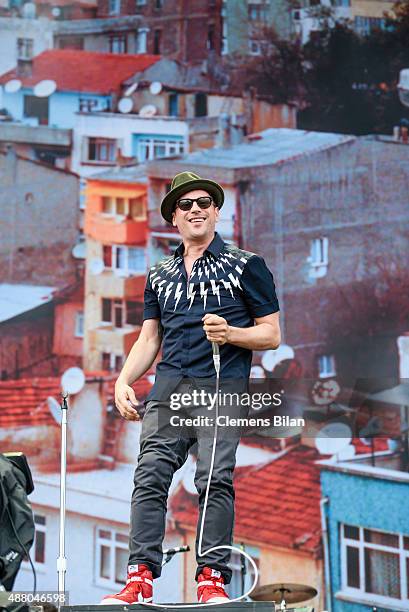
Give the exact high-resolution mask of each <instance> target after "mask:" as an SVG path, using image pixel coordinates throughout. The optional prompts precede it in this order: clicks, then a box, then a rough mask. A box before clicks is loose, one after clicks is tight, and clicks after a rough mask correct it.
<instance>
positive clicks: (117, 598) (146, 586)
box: [101, 564, 153, 605]
mask: <svg viewBox="0 0 409 612" xmlns="http://www.w3.org/2000/svg"><path fill="white" fill-rule="evenodd" d="M152 592H153V578H152V572H151V571H150V569H149V568H148V567H147V566H146V565H142V564H139V565H128V578H127V581H126V585H125V586H124V588H123V589H122V591H120V592H119V593H117V594H116V595H106V596H105V597H104V598H103V599H102V601H101V604H102V605H108V604H114V605H115V604H128V605H130V604H136V603H139V602H146V603H149V602H151V601H152Z"/></svg>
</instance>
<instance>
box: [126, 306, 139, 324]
mask: <svg viewBox="0 0 409 612" xmlns="http://www.w3.org/2000/svg"><path fill="white" fill-rule="evenodd" d="M142 322H143V304H142V303H141V302H134V301H131V300H128V301H127V302H126V323H127V324H128V325H142Z"/></svg>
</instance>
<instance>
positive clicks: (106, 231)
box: [84, 213, 148, 245]
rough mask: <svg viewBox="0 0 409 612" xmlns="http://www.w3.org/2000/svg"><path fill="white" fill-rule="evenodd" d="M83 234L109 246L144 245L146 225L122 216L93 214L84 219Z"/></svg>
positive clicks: (144, 222)
mask: <svg viewBox="0 0 409 612" xmlns="http://www.w3.org/2000/svg"><path fill="white" fill-rule="evenodd" d="M84 231H85V234H86V235H87V236H89V237H90V238H93V239H94V240H97V241H98V242H105V243H111V244H133V245H135V244H146V241H147V239H148V223H147V220H146V219H143V220H141V221H136V220H134V219H128V218H126V217H122V216H114V215H107V214H104V213H99V214H98V213H94V214H89V215H86V217H85V227H84Z"/></svg>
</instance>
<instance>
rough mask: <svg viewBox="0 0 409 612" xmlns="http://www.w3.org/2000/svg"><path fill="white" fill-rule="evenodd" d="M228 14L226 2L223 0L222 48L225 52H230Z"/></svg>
mask: <svg viewBox="0 0 409 612" xmlns="http://www.w3.org/2000/svg"><path fill="white" fill-rule="evenodd" d="M226 16H227V15H226V2H225V1H223V4H222V9H221V18H222V49H221V52H222V53H223V54H225V53H228V52H229V48H228V34H227V31H228V30H227V19H226Z"/></svg>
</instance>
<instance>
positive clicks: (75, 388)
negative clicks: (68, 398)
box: [61, 367, 85, 395]
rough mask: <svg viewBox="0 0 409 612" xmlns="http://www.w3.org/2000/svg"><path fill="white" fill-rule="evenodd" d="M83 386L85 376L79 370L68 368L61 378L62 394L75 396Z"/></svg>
mask: <svg viewBox="0 0 409 612" xmlns="http://www.w3.org/2000/svg"><path fill="white" fill-rule="evenodd" d="M84 385H85V374H84V372H83V371H82V370H81V368H76V367H73V368H68V370H65V372H64V374H63V375H62V377H61V389H62V391H63V393H64V394H68V395H75V394H76V393H79V392H80V391H81V389H82V388H83V387H84Z"/></svg>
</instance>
